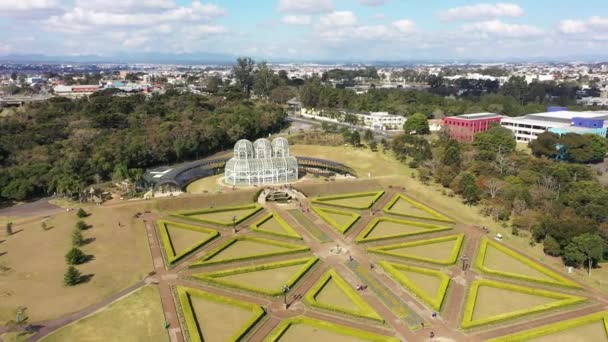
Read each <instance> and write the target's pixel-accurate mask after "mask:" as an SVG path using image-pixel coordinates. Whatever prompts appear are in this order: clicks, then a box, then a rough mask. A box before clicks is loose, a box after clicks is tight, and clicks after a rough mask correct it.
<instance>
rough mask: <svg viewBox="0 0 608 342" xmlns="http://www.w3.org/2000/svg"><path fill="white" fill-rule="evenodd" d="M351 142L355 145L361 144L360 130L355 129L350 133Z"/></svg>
mask: <svg viewBox="0 0 608 342" xmlns="http://www.w3.org/2000/svg"><path fill="white" fill-rule="evenodd" d="M350 143H351V145H353V146H355V147H357V146H359V145H361V135H360V134H359V131H353V133H352V134H351V135H350Z"/></svg>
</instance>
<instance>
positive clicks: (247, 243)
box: [209, 240, 290, 261]
mask: <svg viewBox="0 0 608 342" xmlns="http://www.w3.org/2000/svg"><path fill="white" fill-rule="evenodd" d="M288 250H290V248H287V247H282V246H275V245H269V244H265V243H261V242H258V241H251V240H238V241H236V242H235V243H233V244H231V245H230V246H228V247H227V248H225V249H224V250H222V251H221V252H219V253H218V254H216V255H214V256H213V257H211V258H210V259H209V261H215V260H229V259H241V258H246V257H249V256H254V255H259V254H266V253H277V252H284V251H288Z"/></svg>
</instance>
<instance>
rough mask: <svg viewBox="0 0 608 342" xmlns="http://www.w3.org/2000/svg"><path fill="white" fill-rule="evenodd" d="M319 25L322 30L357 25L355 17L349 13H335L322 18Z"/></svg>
mask: <svg viewBox="0 0 608 342" xmlns="http://www.w3.org/2000/svg"><path fill="white" fill-rule="evenodd" d="M319 24H320V25H321V26H322V27H324V28H330V27H346V26H354V25H357V17H356V16H355V14H354V13H353V12H351V11H335V12H332V13H330V14H327V15H324V16H322V17H321V18H320V19H319Z"/></svg>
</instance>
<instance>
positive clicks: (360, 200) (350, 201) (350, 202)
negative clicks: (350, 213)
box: [317, 195, 376, 207]
mask: <svg viewBox="0 0 608 342" xmlns="http://www.w3.org/2000/svg"><path fill="white" fill-rule="evenodd" d="M375 197H376V195H370V196H362V197H353V198H341V199H334V200H327V201H323V202H318V203H317V204H326V205H337V206H344V207H366V206H368V205H370V203H371V202H372V200H373V199H374V198H375Z"/></svg>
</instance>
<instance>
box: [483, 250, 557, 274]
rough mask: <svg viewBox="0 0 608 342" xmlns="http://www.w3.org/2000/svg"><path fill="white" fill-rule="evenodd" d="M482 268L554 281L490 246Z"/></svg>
mask: <svg viewBox="0 0 608 342" xmlns="http://www.w3.org/2000/svg"><path fill="white" fill-rule="evenodd" d="M484 266H486V267H487V268H490V269H492V270H496V271H500V272H508V273H515V274H520V275H524V276H528V277H533V278H537V279H544V280H549V281H555V279H553V278H551V277H549V276H548V275H546V274H544V273H542V272H540V271H538V270H535V269H534V268H532V267H530V266H528V265H526V264H524V263H523V262H521V261H519V260H516V259H514V258H513V257H511V256H509V255H507V254H506V253H504V252H502V251H500V250H498V249H496V248H495V247H493V246H492V245H488V247H487V249H486V257H485V259H484Z"/></svg>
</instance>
